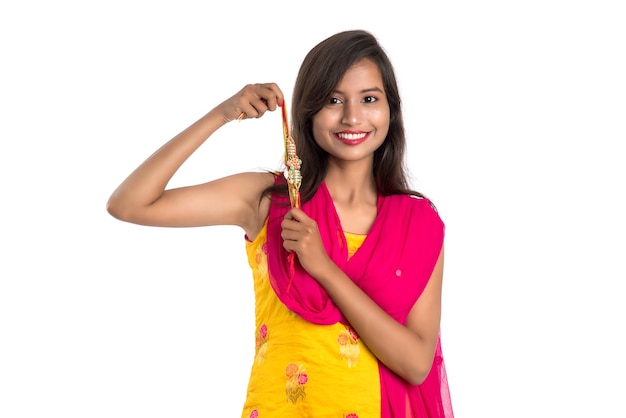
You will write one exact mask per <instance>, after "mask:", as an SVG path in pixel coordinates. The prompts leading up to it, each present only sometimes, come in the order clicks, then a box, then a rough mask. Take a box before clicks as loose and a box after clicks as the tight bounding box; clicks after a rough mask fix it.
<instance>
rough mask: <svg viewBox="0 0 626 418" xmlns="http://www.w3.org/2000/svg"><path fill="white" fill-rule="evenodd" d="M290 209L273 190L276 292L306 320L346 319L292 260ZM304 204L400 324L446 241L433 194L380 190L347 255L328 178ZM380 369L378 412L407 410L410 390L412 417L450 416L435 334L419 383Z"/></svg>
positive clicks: (340, 258) (271, 257) (347, 267)
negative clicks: (284, 233) (286, 233)
mask: <svg viewBox="0 0 626 418" xmlns="http://www.w3.org/2000/svg"><path fill="white" fill-rule="evenodd" d="M277 181H280V179H279V180H277ZM289 209H290V205H289V200H288V198H287V197H281V196H278V195H274V196H273V201H272V204H271V206H270V212H269V217H268V223H267V256H268V268H269V277H270V283H271V285H272V288H273V289H274V292H275V293H276V295H277V297H278V298H279V299H280V300H281V302H282V303H283V304H285V306H286V307H287V308H288V309H290V310H291V311H293V312H294V313H296V314H298V315H299V316H300V317H301V318H303V319H305V320H307V321H309V322H312V323H316V324H324V325H330V324H334V323H337V322H342V323H347V321H346V319H345V318H344V317H343V315H342V313H341V311H340V310H339V309H338V308H337V307H336V306H335V304H334V303H333V301H332V299H331V298H330V297H329V296H328V293H327V292H326V291H325V290H324V288H323V287H322V286H320V285H319V283H318V282H317V281H316V280H315V279H314V278H313V277H311V276H310V275H309V274H308V273H307V272H306V271H305V270H304V269H303V268H302V267H301V266H300V265H299V263H298V262H297V257H296V258H295V265H294V266H293V268H292V266H290V265H289V264H288V261H287V260H288V257H287V256H288V252H287V251H286V250H285V249H284V248H283V245H282V244H283V241H282V238H281V236H280V234H281V226H280V224H281V221H282V219H283V217H284V215H285V213H287V211H288V210H289ZM301 209H302V210H303V211H304V212H305V213H306V214H307V215H308V216H310V217H311V218H313V219H314V220H315V221H316V222H317V224H318V228H319V231H320V235H321V238H322V241H323V243H324V247H325V249H326V252H327V253H328V255H329V256H330V258H331V259H332V260H333V261H334V262H335V263H336V264H337V265H338V266H339V267H340V268H341V269H342V270H343V271H344V273H345V274H346V275H347V276H348V277H350V279H352V280H353V281H354V282H355V283H356V284H357V285H358V286H359V288H361V289H362V290H363V291H364V292H365V293H366V294H367V295H368V296H369V297H370V298H371V299H372V300H374V301H375V302H376V303H377V304H378V305H379V306H380V307H381V308H382V309H383V310H385V312H387V313H388V314H389V315H390V316H392V317H393V318H394V319H395V320H397V321H398V322H400V323H401V324H403V325H405V324H406V320H407V316H408V313H409V311H410V310H411V308H412V307H413V305H414V304H415V302H416V301H417V299H418V298H419V297H420V295H421V293H422V291H423V290H424V288H425V287H426V284H427V283H428V280H429V279H430V276H431V274H432V272H433V269H434V266H435V263H436V262H437V259H438V257H439V254H440V252H441V250H442V247H443V239H444V229H445V227H444V224H443V222H442V221H441V219H440V217H439V215H438V213H437V212H436V211H435V209H434V208H433V206H432V205H431V202H430V201H429V200H427V199H421V198H416V197H412V196H409V195H405V194H397V195H391V196H379V198H378V213H377V216H376V219H375V221H374V224H373V225H372V228H371V230H370V232H369V233H368V234H367V237H366V238H365V241H364V242H363V244H362V245H361V247H360V248H359V249H358V250H357V251H356V253H355V254H354V255H353V256H352V257H350V259H348V248H347V243H346V238H345V235H344V231H343V229H342V227H341V223H340V221H339V217H338V215H337V212H336V210H335V206H334V203H333V201H332V198H331V196H330V193H329V192H328V189H327V187H326V184H325V183H323V182H322V184H321V185H320V187H319V189H318V191H317V193H316V194H315V195H314V196H313V198H312V199H311V200H310V201H308V202H306V203H305V204H304V205H303V206H302V207H301ZM379 372H380V383H381V402H382V405H381V417H383V418H391V417H404V416H406V401H407V395H408V399H409V401H410V407H411V410H412V414H413V417H420V418H421V417H428V418H434V417H437V418H439V417H442V418H451V417H453V414H452V407H451V402H450V393H449V390H448V385H447V378H446V372H445V366H444V362H443V354H442V351H441V343H440V340H438V341H437V349H436V352H435V357H434V359H433V365H432V368H431V370H430V373H429V375H428V376H427V377H426V379H425V380H424V382H423V383H422V384H420V385H417V386H416V385H410V384H409V383H407V382H406V381H405V380H404V379H402V378H401V377H399V376H398V375H396V374H395V373H394V372H392V371H391V370H389V369H388V368H387V367H386V366H385V365H383V364H382V363H380V362H379Z"/></svg>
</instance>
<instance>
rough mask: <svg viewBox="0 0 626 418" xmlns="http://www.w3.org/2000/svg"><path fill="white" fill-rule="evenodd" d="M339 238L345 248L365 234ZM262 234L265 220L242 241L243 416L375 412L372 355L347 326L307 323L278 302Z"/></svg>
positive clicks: (321, 417)
mask: <svg viewBox="0 0 626 418" xmlns="http://www.w3.org/2000/svg"><path fill="white" fill-rule="evenodd" d="M346 239H347V242H348V248H349V255H350V256H352V255H353V254H354V253H355V252H356V250H357V249H358V248H359V247H360V245H361V244H362V243H363V240H364V239H365V235H357V234H350V233H346ZM265 242H266V227H263V229H262V230H261V232H260V233H259V235H258V236H257V237H256V238H255V240H254V241H249V240H247V241H246V252H247V255H248V262H249V264H250V267H251V268H252V276H253V280H254V293H255V300H256V306H255V316H256V352H255V353H256V354H255V358H254V362H253V365H252V368H251V372H250V380H249V382H248V392H247V397H246V402H245V404H244V407H243V412H242V414H241V416H242V418H268V417H271V418H290V417H298V418H305V417H314V418H325V417H333V418H379V417H380V380H379V374H378V361H377V360H376V357H374V355H373V354H372V352H371V351H370V350H369V349H368V348H367V346H366V345H365V344H363V343H362V342H361V340H360V339H359V337H358V335H357V334H356V333H355V332H354V330H352V329H351V328H350V327H349V326H346V325H343V324H341V323H336V324H334V325H317V324H313V323H310V322H307V321H305V320H303V319H302V318H300V317H299V316H297V315H296V314H295V313H293V312H292V311H290V310H288V309H287V307H286V306H285V305H283V303H282V302H281V301H280V300H279V299H278V297H277V296H276V295H275V293H274V290H273V289H272V286H271V285H270V282H269V278H268V273H267V258H266V245H265Z"/></svg>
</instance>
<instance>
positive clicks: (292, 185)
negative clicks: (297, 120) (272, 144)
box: [281, 102, 302, 208]
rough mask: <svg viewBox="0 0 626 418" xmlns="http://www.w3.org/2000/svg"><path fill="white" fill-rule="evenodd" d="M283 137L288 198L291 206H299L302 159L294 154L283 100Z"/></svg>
mask: <svg viewBox="0 0 626 418" xmlns="http://www.w3.org/2000/svg"><path fill="white" fill-rule="evenodd" d="M281 108H282V112H283V139H284V141H285V178H286V179H287V186H288V188H289V200H290V201H291V207H292V208H299V207H300V185H301V184H302V173H301V172H300V167H301V166H302V160H301V159H300V158H299V157H298V154H296V141H294V139H293V137H292V136H291V134H290V133H289V121H288V120H287V106H286V105H285V102H283V104H282V106H281Z"/></svg>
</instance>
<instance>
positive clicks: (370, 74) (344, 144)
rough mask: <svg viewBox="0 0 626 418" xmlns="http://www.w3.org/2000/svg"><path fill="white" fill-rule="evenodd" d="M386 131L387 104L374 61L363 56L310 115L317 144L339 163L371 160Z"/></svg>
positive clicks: (387, 118) (369, 161)
mask: <svg viewBox="0 0 626 418" xmlns="http://www.w3.org/2000/svg"><path fill="white" fill-rule="evenodd" d="M388 130H389V103H388V102H387V95H386V94H385V90H384V88H383V79H382V76H381V74H380V70H379V69H378V67H377V66H376V64H375V63H374V62H373V61H371V60H369V59H363V60H361V61H359V62H357V63H356V64H354V65H353V66H352V67H350V69H348V71H346V73H345V74H344V76H343V78H342V79H341V81H340V82H339V84H337V87H336V88H335V91H334V93H333V95H332V97H331V98H330V99H329V100H328V103H327V104H326V105H325V106H324V107H323V108H322V109H321V110H320V111H319V112H318V113H317V114H316V115H315V116H314V117H313V135H314V137H315V141H316V142H317V144H318V145H319V146H320V147H321V148H322V149H324V150H325V151H326V152H328V154H329V155H330V158H331V159H334V160H337V161H338V162H343V161H345V162H348V161H367V162H368V163H371V162H372V161H373V156H374V151H375V150H376V149H377V148H378V147H380V145H381V144H382V143H383V142H384V141H385V137H386V136H387V131H388Z"/></svg>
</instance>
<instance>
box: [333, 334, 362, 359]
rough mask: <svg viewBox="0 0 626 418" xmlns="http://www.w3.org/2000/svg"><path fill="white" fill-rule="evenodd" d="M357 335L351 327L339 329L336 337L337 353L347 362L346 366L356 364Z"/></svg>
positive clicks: (357, 353)
mask: <svg viewBox="0 0 626 418" xmlns="http://www.w3.org/2000/svg"><path fill="white" fill-rule="evenodd" d="M358 340H359V336H358V334H357V333H356V332H355V331H354V330H353V329H352V328H349V327H348V328H346V329H343V330H341V332H340V333H339V336H338V337H337V342H338V343H339V355H340V356H341V357H342V358H345V359H346V360H347V362H348V367H352V366H356V364H357V361H358V359H359V353H360V352H361V349H360V348H359V342H358Z"/></svg>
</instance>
